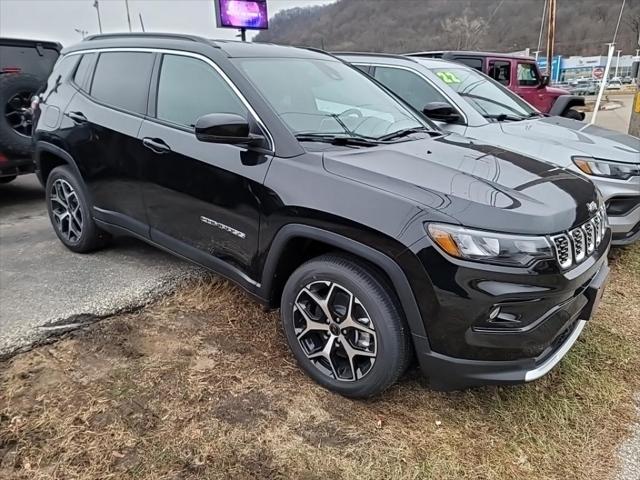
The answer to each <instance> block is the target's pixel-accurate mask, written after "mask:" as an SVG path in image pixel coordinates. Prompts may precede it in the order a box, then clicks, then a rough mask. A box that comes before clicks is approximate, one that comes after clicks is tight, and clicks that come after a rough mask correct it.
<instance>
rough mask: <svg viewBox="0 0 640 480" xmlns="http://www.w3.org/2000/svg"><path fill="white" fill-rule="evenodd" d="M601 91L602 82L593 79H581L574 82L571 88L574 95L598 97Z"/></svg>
mask: <svg viewBox="0 0 640 480" xmlns="http://www.w3.org/2000/svg"><path fill="white" fill-rule="evenodd" d="M599 89H600V82H598V81H597V80H593V79H586V78H585V79H580V80H576V81H575V82H573V88H571V90H570V91H571V93H572V94H573V95H582V96H587V95H597V94H598V90H599Z"/></svg>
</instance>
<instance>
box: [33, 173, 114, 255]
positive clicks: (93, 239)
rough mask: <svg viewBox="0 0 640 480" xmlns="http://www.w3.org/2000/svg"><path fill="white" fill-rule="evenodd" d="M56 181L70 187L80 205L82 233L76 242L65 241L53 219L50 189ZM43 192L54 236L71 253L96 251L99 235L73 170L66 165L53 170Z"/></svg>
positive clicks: (82, 189) (85, 197)
mask: <svg viewBox="0 0 640 480" xmlns="http://www.w3.org/2000/svg"><path fill="white" fill-rule="evenodd" d="M57 179H63V180H65V181H67V182H68V183H69V184H70V185H71V187H72V188H73V189H74V191H75V193H76V195H77V198H78V202H79V203H80V210H81V212H82V232H81V234H80V239H79V240H78V241H77V242H70V241H69V240H68V239H66V238H65V237H64V236H63V235H62V233H61V232H60V231H59V229H58V227H57V226H56V223H55V220H54V218H53V212H52V208H51V187H52V185H53V183H54V182H55V181H56V180H57ZM45 192H46V193H45V198H46V202H47V212H48V213H49V220H50V221H51V225H52V227H53V230H54V231H55V232H56V235H57V236H58V238H59V239H60V241H61V242H62V243H63V244H64V246H65V247H67V248H68V249H69V250H71V251H74V252H80V253H83V252H88V251H91V250H94V249H96V248H97V247H98V246H99V243H100V238H101V234H100V232H99V230H98V228H97V226H96V225H95V223H94V221H93V218H92V217H91V206H90V205H89V202H88V201H87V195H86V193H85V190H84V188H83V186H82V184H81V183H80V182H79V181H78V180H77V178H76V176H75V175H74V174H73V170H72V169H71V168H70V167H69V166H67V165H62V166H59V167H56V168H54V169H53V170H52V171H51V173H50V174H49V176H48V178H47V183H46V187H45Z"/></svg>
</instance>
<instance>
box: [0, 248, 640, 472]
mask: <svg viewBox="0 0 640 480" xmlns="http://www.w3.org/2000/svg"><path fill="white" fill-rule="evenodd" d="M614 256H615V257H616V258H615V260H614V266H613V275H612V281H611V283H610V285H609V287H608V290H607V293H606V295H605V297H604V299H603V303H602V305H601V310H600V312H599V314H598V316H597V318H596V319H595V320H594V321H593V322H592V323H591V324H590V325H589V326H588V328H587V329H586V330H585V334H584V335H583V337H582V338H581V340H580V341H579V342H578V344H577V345H576V347H575V348H574V349H573V350H572V351H571V352H570V354H569V355H568V357H567V358H566V359H565V360H564V361H563V362H562V363H561V365H560V366H559V368H557V369H556V370H554V371H553V372H552V373H551V374H550V375H548V376H547V377H545V378H543V379H542V380H540V381H538V382H536V383H534V384H530V385H525V386H519V387H509V388H494V387H489V388H482V389H476V390H471V391H465V392H457V393H436V392H432V391H430V390H429V389H428V388H426V387H424V386H423V385H422V384H421V380H420V377H419V375H418V374H417V372H410V373H409V374H408V375H407V378H405V379H403V380H402V381H401V382H400V384H398V385H397V386H395V387H394V388H392V389H391V390H390V391H388V392H387V393H386V394H384V395H383V396H382V397H381V398H378V399H375V400H371V401H367V402H357V401H350V400H346V399H344V398H341V397H339V396H337V395H333V394H331V393H329V392H327V391H325V390H323V389H321V388H320V387H318V386H316V385H315V384H314V383H312V382H311V381H310V380H308V379H307V378H306V377H305V376H304V375H303V374H302V373H301V372H300V371H299V370H298V368H297V367H296V366H295V365H294V363H293V361H292V357H291V356H290V355H289V353H288V350H287V347H286V345H285V342H284V338H283V336H282V334H281V331H280V327H279V323H278V317H277V315H276V314H275V313H265V312H263V311H262V310H261V308H260V307H259V306H257V305H256V304H254V303H253V302H252V301H250V300H249V299H248V298H246V296H245V295H244V294H243V293H242V292H241V291H240V290H238V289H237V288H234V287H232V286H231V285H229V284H228V283H226V282H223V281H219V280H213V279H210V280H208V281H202V282H200V283H198V284H191V285H187V286H185V288H183V289H181V290H180V291H179V292H178V293H176V294H175V295H172V296H170V297H168V298H166V299H164V300H163V301H161V302H159V303H157V304H155V305H152V306H151V307H149V308H147V309H146V310H144V311H141V312H138V313H136V314H130V315H123V316H119V317H114V318H112V319H108V320H105V321H103V322H100V323H99V324H95V325H93V326H91V327H89V328H87V329H84V330H82V331H78V332H75V333H73V334H70V335H67V336H66V337H65V338H63V339H61V340H60V341H59V342H57V343H56V344H54V345H50V346H44V347H40V348H37V349H35V350H34V351H31V352H29V353H26V354H21V355H19V356H17V357H15V358H13V359H12V360H10V361H7V362H5V363H4V364H0V478H3V479H29V480H35V479H44V478H46V479H50V478H53V479H75V478H77V479H98V478H100V479H106V478H122V479H125V478H126V479H129V478H131V479H137V478H140V479H188V478H189V479H190V478H207V479H209V478H258V479H260V478H264V479H272V478H301V479H315V478H318V479H319V478H358V479H361V478H362V479H367V478H371V479H374V478H376V479H377V478H399V479H413V478H434V479H456V478H474V479H475V478H478V479H484V478H486V479H530V478H537V479H546V478H549V479H550V478H562V479H574V478H575V479H582V478H584V479H587V478H604V477H606V476H608V475H610V473H611V471H612V469H613V468H614V467H615V455H614V454H613V452H614V449H615V447H616V445H618V444H619V442H620V441H621V439H622V438H623V437H624V436H625V435H626V434H627V427H626V426H627V425H629V424H630V418H631V415H632V408H631V396H632V392H633V391H634V390H637V389H638V388H640V379H639V378H638V371H640V349H639V344H640V340H639V339H640V322H638V319H639V318H640V247H638V246H636V247H635V248H634V249H627V250H625V251H616V252H615V253H614Z"/></svg>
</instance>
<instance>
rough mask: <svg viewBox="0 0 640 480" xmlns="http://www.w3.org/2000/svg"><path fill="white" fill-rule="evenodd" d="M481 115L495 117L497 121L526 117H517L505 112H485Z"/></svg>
mask: <svg viewBox="0 0 640 480" xmlns="http://www.w3.org/2000/svg"><path fill="white" fill-rule="evenodd" d="M482 116H483V117H484V118H491V119H495V120H497V121H499V122H504V121H505V120H511V121H513V122H520V121H522V120H525V119H526V118H527V117H518V116H516V115H507V114H506V113H499V114H497V115H495V114H490V113H486V114H482Z"/></svg>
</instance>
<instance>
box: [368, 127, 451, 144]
mask: <svg viewBox="0 0 640 480" xmlns="http://www.w3.org/2000/svg"><path fill="white" fill-rule="evenodd" d="M420 132H424V133H428V134H429V135H434V136H435V135H441V133H440V132H439V131H437V130H432V129H431V128H427V127H412V128H404V129H402V130H398V131H397V132H393V133H389V134H387V135H383V136H381V137H378V138H376V140H378V141H380V142H385V141H387V140H393V139H394V138H401V137H406V136H407V135H411V134H412V133H420Z"/></svg>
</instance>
